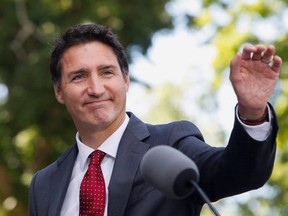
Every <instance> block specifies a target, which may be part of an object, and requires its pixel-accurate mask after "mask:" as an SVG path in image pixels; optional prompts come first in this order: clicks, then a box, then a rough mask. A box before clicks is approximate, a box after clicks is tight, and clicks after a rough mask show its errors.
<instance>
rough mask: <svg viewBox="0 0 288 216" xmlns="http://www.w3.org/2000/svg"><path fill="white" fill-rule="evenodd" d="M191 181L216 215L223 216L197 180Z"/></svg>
mask: <svg viewBox="0 0 288 216" xmlns="http://www.w3.org/2000/svg"><path fill="white" fill-rule="evenodd" d="M190 183H191V184H192V185H193V186H194V187H195V189H196V190H197V191H198V193H199V194H200V195H201V197H202V198H203V199H204V201H205V202H206V203H207V205H208V206H209V208H210V210H211V212H212V213H213V214H214V215H215V216H221V215H220V214H219V212H218V211H217V209H216V208H215V207H214V206H213V205H212V204H211V201H210V199H209V198H208V197H207V196H206V194H205V193H204V191H203V190H202V189H201V188H200V187H199V185H198V184H197V183H196V182H195V181H192V180H191V181H190Z"/></svg>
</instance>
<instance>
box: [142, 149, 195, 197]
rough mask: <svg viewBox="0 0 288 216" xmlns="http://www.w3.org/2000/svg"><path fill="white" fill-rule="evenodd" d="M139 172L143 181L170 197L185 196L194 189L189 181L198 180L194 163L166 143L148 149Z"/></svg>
mask: <svg viewBox="0 0 288 216" xmlns="http://www.w3.org/2000/svg"><path fill="white" fill-rule="evenodd" d="M140 172H141V174H142V177H143V178H144V180H145V181H147V182H148V183H150V184H151V185H152V186H154V187H155V188H157V189H158V190H160V191H162V192H163V193H164V194H166V195H167V196H169V197H171V198H178V199H181V198H185V197H187V196H188V195H190V194H191V193H192V192H193V191H194V189H195V188H194V187H193V186H192V184H191V181H194V182H196V183H198V181H199V171H198V168H197V166H196V164H195V163H194V162H193V161H192V160H191V159H190V158H189V157H187V156H186V155H185V154H183V153H182V152H180V151H178V150H176V149H175V148H172V147H170V146H167V145H160V146H156V147H153V148H151V149H150V150H148V151H147V152H146V154H145V155H144V157H143V158H142V161H141V164H140Z"/></svg>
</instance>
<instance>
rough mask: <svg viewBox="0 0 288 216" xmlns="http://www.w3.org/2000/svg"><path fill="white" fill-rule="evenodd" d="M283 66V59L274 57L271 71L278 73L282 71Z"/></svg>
mask: <svg viewBox="0 0 288 216" xmlns="http://www.w3.org/2000/svg"><path fill="white" fill-rule="evenodd" d="M281 65H282V59H281V58H280V57H279V56H274V58H273V64H272V66H271V70H273V71H275V72H276V73H278V72H279V71H280V68H281Z"/></svg>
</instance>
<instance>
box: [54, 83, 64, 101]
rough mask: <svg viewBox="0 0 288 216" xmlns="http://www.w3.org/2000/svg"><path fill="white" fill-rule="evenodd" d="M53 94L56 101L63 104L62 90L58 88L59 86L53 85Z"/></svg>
mask: <svg viewBox="0 0 288 216" xmlns="http://www.w3.org/2000/svg"><path fill="white" fill-rule="evenodd" d="M53 87H54V93H55V97H56V99H57V101H58V102H59V103H61V104H65V102H64V99H63V96H62V89H61V86H59V84H57V83H56V84H54V85H53Z"/></svg>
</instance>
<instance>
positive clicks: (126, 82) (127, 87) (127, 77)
mask: <svg viewBox="0 0 288 216" xmlns="http://www.w3.org/2000/svg"><path fill="white" fill-rule="evenodd" d="M124 82H125V88H126V92H128V89H129V85H130V76H129V75H126V76H125V77H124Z"/></svg>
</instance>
